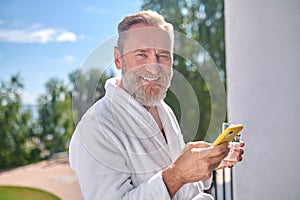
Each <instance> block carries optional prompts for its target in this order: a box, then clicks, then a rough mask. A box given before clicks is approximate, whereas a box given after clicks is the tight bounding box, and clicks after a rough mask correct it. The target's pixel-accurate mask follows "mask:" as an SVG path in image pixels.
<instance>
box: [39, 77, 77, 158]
mask: <svg viewBox="0 0 300 200" xmlns="http://www.w3.org/2000/svg"><path fill="white" fill-rule="evenodd" d="M45 87H46V93H45V94H43V95H41V96H40V97H39V99H38V113H39V115H38V120H37V129H36V137H37V139H38V141H39V143H40V146H41V151H42V152H43V153H44V154H43V156H48V155H52V154H53V153H57V152H61V151H66V150H67V148H68V141H69V139H70V137H71V135H72V133H73V131H74V122H73V118H72V101H71V94H70V91H68V87H67V85H65V84H64V82H63V81H61V80H58V79H50V80H49V81H48V82H47V83H46V85H45Z"/></svg>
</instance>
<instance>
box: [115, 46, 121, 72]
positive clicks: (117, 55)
mask: <svg viewBox="0 0 300 200" xmlns="http://www.w3.org/2000/svg"><path fill="white" fill-rule="evenodd" d="M114 57H115V65H116V67H117V69H118V70H122V60H121V54H120V51H119V49H118V47H114Z"/></svg>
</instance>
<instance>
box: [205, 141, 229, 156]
mask: <svg viewBox="0 0 300 200" xmlns="http://www.w3.org/2000/svg"><path fill="white" fill-rule="evenodd" d="M229 150H230V149H229V148H228V142H225V143H222V144H219V145H217V146H215V147H214V148H213V149H212V151H211V153H210V155H209V157H215V156H219V155H222V154H226V155H227V154H228V153H229Z"/></svg>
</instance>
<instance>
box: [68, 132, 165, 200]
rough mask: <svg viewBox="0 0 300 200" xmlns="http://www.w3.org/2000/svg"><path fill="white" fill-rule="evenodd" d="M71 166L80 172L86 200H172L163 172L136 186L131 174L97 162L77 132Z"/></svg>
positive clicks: (72, 147) (73, 139) (71, 150)
mask: <svg viewBox="0 0 300 200" xmlns="http://www.w3.org/2000/svg"><path fill="white" fill-rule="evenodd" d="M119 155H120V154H119ZM110 156H112V157H114V159H122V158H121V156H120V157H118V155H117V154H114V153H112V154H111V155H110ZM74 158H76V159H74ZM70 165H71V167H72V168H73V169H74V170H75V171H76V174H77V177H78V181H79V184H80V189H81V192H82V195H83V198H84V199H85V200H94V199H95V200H96V199H97V200H98V199H101V200H102V199H104V200H106V199H107V200H110V199H112V200H117V199H124V200H125V199H128V200H129V199H131V200H135V199H144V200H147V199H149V200H150V199H151V200H154V199H160V200H170V196H169V193H168V190H167V188H166V186H165V184H164V182H163V179H162V176H161V172H158V173H156V174H154V175H153V176H152V177H151V178H150V179H149V180H148V181H146V182H144V183H142V184H140V185H139V186H138V187H134V186H133V185H132V183H131V180H130V173H128V172H126V171H125V170H124V172H121V171H119V170H116V169H113V168H110V167H108V166H105V165H104V164H102V163H101V162H99V161H97V160H96V159H95V158H94V157H93V156H92V155H91V154H90V153H89V152H88V151H87V150H86V148H85V147H84V146H83V145H82V143H81V141H80V140H79V137H78V135H76V132H75V134H74V135H73V138H72V142H71V146H70Z"/></svg>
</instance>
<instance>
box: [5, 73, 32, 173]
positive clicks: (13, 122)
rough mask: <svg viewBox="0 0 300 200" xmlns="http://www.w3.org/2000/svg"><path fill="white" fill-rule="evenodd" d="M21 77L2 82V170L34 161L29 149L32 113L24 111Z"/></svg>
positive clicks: (16, 76) (13, 77)
mask: <svg viewBox="0 0 300 200" xmlns="http://www.w3.org/2000/svg"><path fill="white" fill-rule="evenodd" d="M22 88H23V84H22V82H21V80H20V76H19V75H14V76H12V77H11V79H10V80H9V81H8V82H5V81H1V82H0V169H3V168H8V167H11V166H20V165H24V164H27V163H28V162H31V161H32V160H34V157H31V154H32V151H31V150H32V149H30V148H28V145H29V143H30V139H29V138H28V136H30V135H31V134H32V131H33V130H32V127H33V125H32V121H31V120H30V119H31V116H32V113H31V112H30V111H29V110H23V109H22V103H21V89H22Z"/></svg>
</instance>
